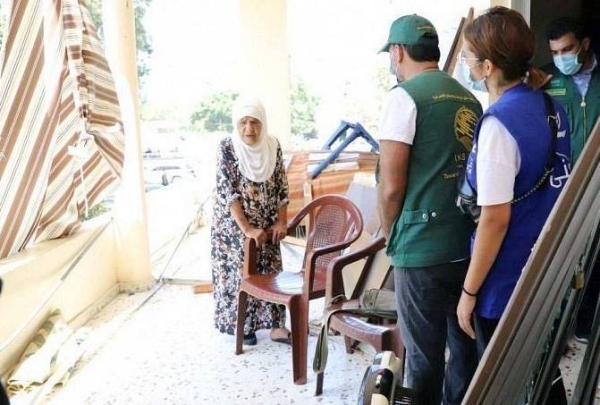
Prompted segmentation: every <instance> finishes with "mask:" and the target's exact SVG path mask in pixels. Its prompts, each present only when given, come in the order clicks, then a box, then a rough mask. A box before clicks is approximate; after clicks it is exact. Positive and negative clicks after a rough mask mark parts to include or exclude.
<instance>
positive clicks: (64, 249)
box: [0, 215, 119, 377]
mask: <svg viewBox="0 0 600 405" xmlns="http://www.w3.org/2000/svg"><path fill="white" fill-rule="evenodd" d="M109 220H110V218H109V217H108V216H107V215H104V216H102V217H98V218H96V219H95V220H92V221H89V222H87V223H85V224H84V226H83V229H82V230H81V232H78V233H77V234H76V235H73V236H71V237H68V238H64V239H59V240H52V241H47V242H42V243H39V244H37V245H36V246H35V247H33V248H30V249H27V250H26V251H23V252H20V253H17V254H15V255H12V256H10V257H9V258H7V259H4V260H2V261H0V277H2V279H3V281H4V288H3V291H2V294H1V295H0V312H1V313H2V321H1V322H0V350H1V351H0V374H2V375H3V376H4V377H6V376H5V375H4V374H5V373H6V372H7V370H8V369H9V368H10V367H11V366H12V365H13V364H14V363H15V362H16V361H18V359H19V357H20V356H21V353H22V352H23V350H24V349H25V347H26V346H27V344H28V342H29V341H30V339H31V338H32V337H33V335H34V334H35V333H36V331H37V330H38V329H39V327H40V326H41V325H42V323H43V322H44V320H45V319H46V318H47V316H48V314H49V313H50V312H51V311H52V310H54V309H60V310H61V311H62V313H63V316H64V318H65V320H66V321H67V322H69V323H70V324H71V325H72V326H73V327H79V326H81V325H82V324H83V323H85V322H86V321H87V320H88V319H89V318H90V317H91V316H93V315H94V314H95V313H96V312H97V311H98V310H99V309H101V308H102V307H103V306H104V305H106V303H108V302H109V301H110V300H111V299H112V298H114V297H115V296H116V294H117V293H118V291H119V285H118V280H117V274H116V271H115V268H116V263H115V257H116V255H115V241H114V239H115V238H114V229H113V224H112V223H111V224H109V225H108V227H107V228H106V229H105V230H104V231H103V233H102V234H101V236H100V237H99V238H98V240H97V241H96V243H94V245H93V246H92V247H91V248H90V250H89V251H88V252H87V254H85V255H84V256H83V258H82V260H81V261H80V262H79V263H78V264H77V265H76V266H75V267H74V269H73V270H72V272H71V273H70V275H69V277H67V278H66V279H65V281H64V282H63V283H62V284H60V281H59V280H60V278H61V277H62V276H63V275H64V273H65V271H66V270H67V268H68V267H69V264H70V263H71V262H72V261H73V259H74V258H75V257H76V256H77V254H78V253H79V252H80V251H81V250H82V249H83V247H84V246H85V245H86V243H87V241H89V240H90V239H91V238H92V237H93V236H94V235H95V234H96V232H98V231H99V229H100V228H102V226H104V224H106V223H107V222H108V221H109ZM59 284H60V285H59ZM57 285H59V287H58V288H57V290H56V291H55V292H54V294H53V295H52V296H51V298H50V299H49V301H48V302H47V303H46V304H45V305H44V306H43V307H42V309H41V311H39V313H38V314H37V315H36V316H35V317H34V318H33V319H32V320H31V322H30V323H27V322H28V320H30V318H31V317H32V316H33V315H34V314H35V313H36V310H37V309H38V307H39V305H40V304H42V303H43V302H44V300H45V298H46V297H48V295H49V294H51V292H52V291H53V290H54V288H55V287H56V286H57ZM24 326H25V329H23V330H22V331H21V329H22V328H23V327H24ZM17 331H21V333H20V334H19V335H17V336H16V338H15V339H14V340H13V339H12V338H13V335H14V334H15V333H16V332H17ZM9 342H10V344H9V345H8V346H6V344H7V343H9Z"/></svg>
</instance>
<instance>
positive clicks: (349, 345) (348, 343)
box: [344, 336, 354, 354]
mask: <svg viewBox="0 0 600 405" xmlns="http://www.w3.org/2000/svg"><path fill="white" fill-rule="evenodd" d="M344 346H345V347H346V353H348V354H352V353H354V347H353V344H352V339H351V338H349V337H348V336H344Z"/></svg>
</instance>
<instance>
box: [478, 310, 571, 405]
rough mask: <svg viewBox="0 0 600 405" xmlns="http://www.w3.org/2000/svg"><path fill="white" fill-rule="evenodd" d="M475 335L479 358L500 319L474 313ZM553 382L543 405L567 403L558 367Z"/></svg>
mask: <svg viewBox="0 0 600 405" xmlns="http://www.w3.org/2000/svg"><path fill="white" fill-rule="evenodd" d="M474 318H475V322H474V323H475V335H476V336H477V351H478V352H479V358H481V357H482V356H483V352H485V348H486V347H487V345H488V343H490V340H491V339H492V336H493V335H494V331H495V330H496V327H497V326H498V323H499V322H500V319H488V318H483V317H481V316H479V315H475V316H474ZM553 381H554V383H553V384H552V387H551V388H550V392H549V393H548V399H546V402H545V405H567V404H568V402H567V392H566V391H565V385H564V383H563V379H562V376H561V374H560V369H559V368H558V367H557V368H556V371H555V373H554V378H553Z"/></svg>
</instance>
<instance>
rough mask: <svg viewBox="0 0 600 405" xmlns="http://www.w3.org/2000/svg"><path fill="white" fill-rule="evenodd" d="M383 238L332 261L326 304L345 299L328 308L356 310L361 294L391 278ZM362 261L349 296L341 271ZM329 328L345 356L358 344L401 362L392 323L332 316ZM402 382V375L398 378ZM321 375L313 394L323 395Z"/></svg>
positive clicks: (401, 352)
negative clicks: (337, 336) (338, 336)
mask: <svg viewBox="0 0 600 405" xmlns="http://www.w3.org/2000/svg"><path fill="white" fill-rule="evenodd" d="M384 247H385V238H383V237H382V236H380V237H377V238H375V239H374V240H371V241H370V243H367V244H366V245H365V246H362V247H358V248H357V249H355V251H353V252H351V253H347V254H344V255H343V256H341V257H338V258H336V259H334V260H332V261H331V262H330V263H329V268H328V270H327V284H326V293H325V302H327V303H329V302H331V301H332V299H333V298H334V297H340V296H342V297H345V298H342V300H341V301H340V300H338V301H336V303H335V304H331V305H330V306H329V307H328V309H335V308H339V307H342V308H343V307H344V306H348V307H350V308H352V307H354V308H355V307H356V305H357V304H356V301H357V300H358V298H359V297H360V294H361V293H362V292H363V291H364V290H366V289H368V288H382V287H383V286H384V284H386V281H387V279H388V277H389V276H390V270H391V265H390V262H389V259H388V258H387V257H386V254H385V250H384ZM361 260H364V266H363V269H362V272H361V273H360V275H359V277H358V280H357V282H356V287H355V288H354V290H353V291H352V292H350V293H348V292H346V291H345V289H344V280H343V272H344V269H345V268H346V267H347V266H350V265H352V264H354V263H356V262H358V261H361ZM329 329H330V330H332V331H334V332H339V333H340V334H341V335H343V336H344V343H345V347H346V352H347V353H349V354H350V353H353V352H354V348H355V345H356V344H357V343H358V342H364V343H368V344H370V345H371V346H373V347H374V348H375V350H376V351H377V352H382V351H384V350H390V351H393V352H394V353H395V354H396V356H397V357H398V358H399V359H400V360H401V361H402V362H403V363H404V343H403V342H402V338H401V335H400V331H399V330H398V327H397V326H396V324H395V323H394V322H393V320H392V321H391V323H390V321H389V320H384V319H381V318H378V319H365V318H362V317H360V316H359V315H355V314H351V313H343V312H342V313H337V314H334V315H332V317H331V320H330V323H329ZM399 377H400V378H399V381H402V378H403V376H399ZM323 379H324V374H323V373H318V374H317V386H316V392H315V395H320V394H321V393H322V392H323Z"/></svg>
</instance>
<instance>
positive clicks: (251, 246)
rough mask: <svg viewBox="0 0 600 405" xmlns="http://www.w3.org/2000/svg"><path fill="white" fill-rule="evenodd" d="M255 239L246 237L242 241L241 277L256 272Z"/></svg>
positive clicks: (246, 276)
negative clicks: (242, 264)
mask: <svg viewBox="0 0 600 405" xmlns="http://www.w3.org/2000/svg"><path fill="white" fill-rule="evenodd" d="M256 251H257V247H256V241H255V240H254V239H252V238H246V240H245V241H244V266H243V272H242V278H248V277H250V276H251V275H254V274H258V271H257V269H256V267H257V266H256V265H257V263H256V261H257V252H256Z"/></svg>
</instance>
